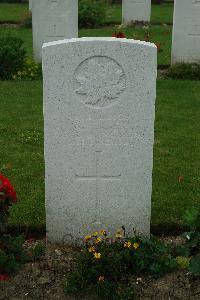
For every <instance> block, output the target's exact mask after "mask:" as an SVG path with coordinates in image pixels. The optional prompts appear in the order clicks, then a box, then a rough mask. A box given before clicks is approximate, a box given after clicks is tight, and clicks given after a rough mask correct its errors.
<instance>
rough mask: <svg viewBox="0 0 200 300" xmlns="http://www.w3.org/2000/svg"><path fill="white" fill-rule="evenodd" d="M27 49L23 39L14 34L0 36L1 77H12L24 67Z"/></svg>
mask: <svg viewBox="0 0 200 300" xmlns="http://www.w3.org/2000/svg"><path fill="white" fill-rule="evenodd" d="M25 56H26V50H25V49H24V47H23V41H22V40H21V39H20V38H17V37H13V36H1V37H0V79H1V80H7V79H12V76H13V74H15V73H16V72H17V71H18V70H20V69H22V68H23V65H24V60H25Z"/></svg>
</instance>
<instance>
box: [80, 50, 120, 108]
mask: <svg viewBox="0 0 200 300" xmlns="http://www.w3.org/2000/svg"><path fill="white" fill-rule="evenodd" d="M74 85H75V93H76V94H77V95H78V96H79V97H80V100H81V102H83V103H84V104H86V105H89V106H90V107H93V108H101V107H104V106H108V105H110V104H111V103H113V102H116V101H117V100H118V99H119V96H120V94H121V93H123V92H124V90H125V89H126V75H125V72H124V70H123V68H122V67H121V66H120V64H119V63H118V62H116V61H115V60H114V59H112V58H110V57H106V56H92V57H89V58H88V59H86V60H84V61H83V62H82V63H81V64H80V65H79V66H78V67H77V69H76V70H75V73H74Z"/></svg>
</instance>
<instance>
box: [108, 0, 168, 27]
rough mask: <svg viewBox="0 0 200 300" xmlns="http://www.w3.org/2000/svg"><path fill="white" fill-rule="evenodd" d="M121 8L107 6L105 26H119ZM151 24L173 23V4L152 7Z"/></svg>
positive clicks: (117, 5) (119, 6)
mask: <svg viewBox="0 0 200 300" xmlns="http://www.w3.org/2000/svg"><path fill="white" fill-rule="evenodd" d="M121 20H122V7H121V5H119V4H113V5H108V6H107V17H106V23H107V24H121ZM151 22H152V24H159V23H161V24H163V23H167V24H172V23H173V4H172V3H169V4H162V5H155V4H154V5H152V9H151Z"/></svg>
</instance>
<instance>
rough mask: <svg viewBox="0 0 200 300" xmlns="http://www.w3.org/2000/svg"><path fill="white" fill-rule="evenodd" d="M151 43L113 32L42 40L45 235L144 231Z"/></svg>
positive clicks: (65, 237) (68, 238) (62, 238)
mask: <svg viewBox="0 0 200 300" xmlns="http://www.w3.org/2000/svg"><path fill="white" fill-rule="evenodd" d="M156 53H157V49H156V46H155V45H154V44H150V43H146V42H141V41H134V40H127V39H115V38H81V39H71V40H70V39H68V40H64V41H58V42H52V43H47V44H44V46H43V76H44V77H43V78H44V124H45V125H44V127H45V169H46V171H45V172H46V176H45V182H46V187H45V190H46V222H47V237H48V239H49V240H50V241H53V242H65V243H75V242H76V241H79V239H81V238H82V237H83V236H84V235H85V234H87V233H91V232H93V231H96V230H101V229H106V230H109V231H110V232H114V231H115V230H117V229H119V228H122V227H123V228H124V230H125V232H126V234H127V235H131V234H133V231H134V230H136V231H137V233H140V234H144V235H147V236H148V235H149V232H150V211H151V190H152V165H153V141H154V114H155V97H156V72H157V71H156V67H157V62H156V60H157V54H156Z"/></svg>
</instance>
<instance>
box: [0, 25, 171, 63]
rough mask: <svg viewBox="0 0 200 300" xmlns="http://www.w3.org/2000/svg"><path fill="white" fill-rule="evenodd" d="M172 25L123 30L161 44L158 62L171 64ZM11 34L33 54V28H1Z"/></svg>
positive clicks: (108, 32)
mask: <svg viewBox="0 0 200 300" xmlns="http://www.w3.org/2000/svg"><path fill="white" fill-rule="evenodd" d="M115 30H116V28H115V27H106V28H99V29H81V30H80V31H79V36H80V37H83V36H91V37H92V36H94V37H95V36H98V37H101V36H106V37H109V36H112V33H113V32H114V31H115ZM171 30H172V28H171V26H161V25H160V26H151V27H145V28H141V27H136V28H126V29H124V30H123V32H124V33H125V34H126V37H127V38H134V39H139V40H145V39H147V37H149V38H150V41H151V42H155V43H160V44H161V52H159V53H158V64H159V65H169V64H170V59H171ZM2 34H10V35H15V36H18V37H20V38H22V39H23V40H24V43H25V47H26V50H27V52H28V55H29V56H32V51H33V50H32V30H31V29H25V28H12V29H11V28H10V29H9V28H0V35H2Z"/></svg>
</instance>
